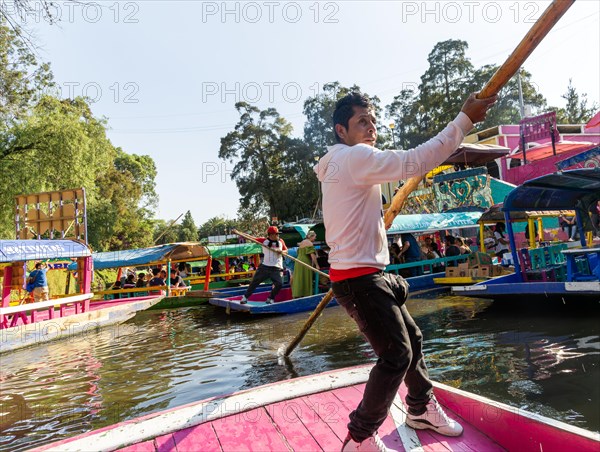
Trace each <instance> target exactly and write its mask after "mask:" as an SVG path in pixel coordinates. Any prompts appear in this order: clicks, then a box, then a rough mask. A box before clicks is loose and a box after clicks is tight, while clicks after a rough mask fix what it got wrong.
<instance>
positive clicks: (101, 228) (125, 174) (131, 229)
mask: <svg viewBox="0 0 600 452" xmlns="http://www.w3.org/2000/svg"><path fill="white" fill-rule="evenodd" d="M116 152H117V157H116V158H115V159H114V160H113V164H112V166H111V167H110V168H109V169H108V170H107V171H106V172H104V173H102V174H100V175H99V176H98V178H97V180H96V187H97V189H98V191H99V192H100V193H102V196H101V197H98V199H97V200H95V202H93V203H91V205H90V208H89V210H88V217H89V221H88V225H89V226H88V234H89V241H90V244H91V245H92V246H93V248H94V249H95V250H98V251H107V250H123V249H131V248H142V247H146V246H150V245H152V242H153V235H152V232H153V229H154V227H153V222H152V220H151V214H152V211H151V210H150V208H149V206H153V205H155V204H156V201H157V197H156V194H155V192H154V178H155V177H156V167H155V165H154V161H153V160H152V159H151V158H150V157H148V156H138V155H135V154H134V155H129V154H126V153H125V152H123V150H122V149H120V148H117V149H116Z"/></svg>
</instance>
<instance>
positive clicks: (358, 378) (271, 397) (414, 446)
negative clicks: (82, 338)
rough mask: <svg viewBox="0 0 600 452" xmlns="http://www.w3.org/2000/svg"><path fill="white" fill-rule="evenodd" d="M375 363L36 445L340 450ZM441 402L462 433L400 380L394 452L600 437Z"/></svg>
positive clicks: (487, 404)
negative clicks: (419, 416)
mask: <svg viewBox="0 0 600 452" xmlns="http://www.w3.org/2000/svg"><path fill="white" fill-rule="evenodd" d="M370 370H371V366H370V365H366V366H359V367H353V368H347V369H341V370H335V371H331V372H325V373H321V374H317V375H311V376H306V377H301V378H296V379H292V380H286V381H282V382H278V383H273V384H269V385H265V386H260V387H257V388H254V389H249V390H245V391H240V392H235V393H233V394H229V395H224V396H221V397H214V398H210V399H206V400H201V401H198V402H194V403H190V404H187V405H184V406H181V407H177V408H173V409H169V410H166V411H160V412H157V413H152V414H150V415H146V416H143V417H140V418H137V419H132V420H129V421H125V422H121V423H118V424H115V425H112V426H109V427H105V428H101V429H99V430H95V431H91V432H88V433H84V434H82V435H78V436H75V437H73V438H69V439H66V440H63V441H59V442H55V443H51V444H48V445H45V446H42V447H40V448H38V449H36V450H37V451H55V450H60V451H62V452H67V451H87V450H102V451H112V450H119V451H123V452H133V451H136V452H142V451H161V452H167V451H203V452H212V451H219V452H229V451H236V452H237V451H337V450H341V447H342V442H343V440H344V438H345V437H346V433H347V430H346V424H347V422H348V414H349V413H350V411H352V410H353V409H354V408H355V407H356V405H357V404H358V402H359V401H360V399H361V398H362V393H363V390H364V386H365V382H366V380H367V378H368V375H369V371H370ZM435 394H436V398H437V400H438V402H439V403H440V404H441V405H442V406H443V407H444V408H445V410H446V413H447V414H448V416H449V417H450V418H452V419H455V420H457V421H459V422H460V423H461V424H462V426H463V428H464V432H463V434H462V435H461V436H459V437H454V438H450V437H445V436H441V435H439V434H437V433H435V432H433V431H431V430H419V431H416V430H413V429H411V428H410V427H408V426H407V425H406V422H405V421H406V414H405V413H406V407H405V406H404V404H403V400H404V397H405V396H406V388H405V387H404V385H403V386H401V388H400V390H399V392H398V394H397V395H396V398H395V401H394V403H393V405H392V409H391V410H390V413H389V414H388V417H387V419H386V420H385V422H384V423H383V425H382V426H381V428H380V429H379V436H380V437H381V439H382V441H383V442H384V444H385V445H386V446H387V447H388V448H389V449H391V450H394V451H486V452H487V451H519V452H529V451H531V452H540V451H544V452H552V451H557V452H558V451H560V452H562V451H565V450H573V451H578V452H588V451H589V452H597V451H598V450H600V435H599V434H598V433H593V432H589V431H587V430H584V429H581V428H578V427H573V426H570V425H568V424H565V423H563V422H559V421H555V420H552V419H549V418H547V417H544V416H540V415H537V414H533V413H530V412H528V411H525V410H523V409H519V408H515V407H511V406H508V405H505V404H503V403H500V402H496V401H493V400H490V399H487V398H485V397H481V396H478V395H474V394H470V393H468V392H465V391H461V390H460V389H456V388H452V387H450V386H446V385H442V384H435Z"/></svg>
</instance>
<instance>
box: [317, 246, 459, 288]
mask: <svg viewBox="0 0 600 452" xmlns="http://www.w3.org/2000/svg"><path fill="white" fill-rule="evenodd" d="M468 259H469V255H468V254H461V255H459V256H449V257H440V258H437V259H427V260H422V261H416V262H407V263H404V264H392V265H388V266H387V267H386V268H385V271H386V272H390V273H395V274H399V272H400V270H404V269H412V268H421V273H425V267H428V273H434V271H433V269H434V268H436V267H442V266H443V265H447V264H448V263H452V262H456V263H458V262H465V261H467V260H468ZM321 271H322V272H324V273H329V269H328V268H327V269H324V268H321ZM320 278H321V276H319V275H317V276H316V277H313V294H318V293H320V292H321V289H320V287H319V281H320Z"/></svg>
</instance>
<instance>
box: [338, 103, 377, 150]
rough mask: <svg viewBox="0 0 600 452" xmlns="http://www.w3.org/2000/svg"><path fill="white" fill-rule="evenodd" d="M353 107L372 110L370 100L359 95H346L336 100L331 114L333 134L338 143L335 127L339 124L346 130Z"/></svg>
mask: <svg viewBox="0 0 600 452" xmlns="http://www.w3.org/2000/svg"><path fill="white" fill-rule="evenodd" d="M354 107H363V108H369V109H374V108H373V104H372V103H371V100H370V99H369V98H368V97H367V96H365V95H364V94H361V93H348V94H346V95H345V96H344V97H342V98H341V99H340V100H338V101H337V103H336V104H335V111H334V112H333V133H334V134H335V140H336V141H337V142H338V143H341V142H342V140H341V138H340V137H339V136H338V134H337V132H336V131H335V125H336V124H341V125H342V126H344V127H345V128H346V129H348V123H349V121H350V118H351V117H352V116H354Z"/></svg>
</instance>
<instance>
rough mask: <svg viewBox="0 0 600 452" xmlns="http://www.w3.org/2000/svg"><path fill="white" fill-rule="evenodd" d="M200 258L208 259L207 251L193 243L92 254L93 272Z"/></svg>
mask: <svg viewBox="0 0 600 452" xmlns="http://www.w3.org/2000/svg"><path fill="white" fill-rule="evenodd" d="M202 258H208V249H207V248H206V247H205V246H203V245H200V244H198V243H194V242H182V243H168V244H166V245H158V246H152V247H150V248H139V249H135V250H123V251H106V252H102V253H93V254H92V259H93V260H94V270H102V269H105V268H119V267H133V266H136V265H151V264H159V263H163V262H166V261H168V260H172V261H193V260H200V259H202ZM74 269H75V267H74V266H73V264H71V265H69V270H74Z"/></svg>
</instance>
